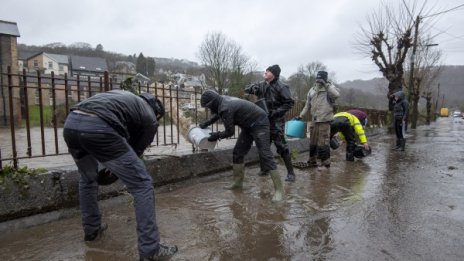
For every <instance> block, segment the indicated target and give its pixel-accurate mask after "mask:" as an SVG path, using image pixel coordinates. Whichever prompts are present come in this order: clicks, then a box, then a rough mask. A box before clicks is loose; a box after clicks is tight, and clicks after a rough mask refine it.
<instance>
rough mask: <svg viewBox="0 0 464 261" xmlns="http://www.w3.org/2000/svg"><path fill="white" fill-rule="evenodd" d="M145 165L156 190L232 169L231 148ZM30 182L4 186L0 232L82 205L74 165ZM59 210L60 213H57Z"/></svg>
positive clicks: (297, 147)
mask: <svg viewBox="0 0 464 261" xmlns="http://www.w3.org/2000/svg"><path fill="white" fill-rule="evenodd" d="M379 133H384V131H383V130H382V129H371V130H368V131H367V134H368V136H371V137H372V136H376V135H377V134H379ZM272 147H273V152H274V155H275V156H278V155H277V153H276V152H275V148H274V146H272ZM289 147H290V150H291V151H297V152H298V153H302V152H306V151H308V150H309V139H307V138H306V139H293V140H289ZM245 162H246V164H247V165H248V164H254V163H257V162H259V158H258V153H257V151H256V147H253V148H252V149H251V151H250V153H248V155H247V157H246V158H245ZM145 163H146V166H147V168H148V170H149V172H150V173H151V175H152V177H153V181H154V185H155V187H160V186H163V185H167V184H172V183H177V182H180V181H185V180H189V179H192V178H195V177H202V176H209V175H214V174H216V173H219V172H221V171H225V170H228V169H231V167H232V149H224V150H216V151H212V152H201V153H194V154H187V155H180V156H162V157H149V158H147V159H146V160H145ZM28 183H29V184H28V185H29V188H28V189H27V190H26V191H25V193H22V192H21V190H20V189H19V188H18V187H17V186H16V184H14V183H13V182H12V181H7V182H6V183H5V184H3V185H2V190H1V191H0V202H1V204H0V231H4V230H5V229H6V228H7V227H9V226H10V225H8V223H10V222H7V221H8V220H14V219H20V218H23V217H27V216H31V215H36V214H41V213H52V214H51V215H48V216H47V217H46V218H44V220H43V221H42V222H43V223H44V222H48V221H51V220H53V219H58V218H59V217H61V216H62V214H63V213H65V212H66V209H68V210H67V211H70V210H69V209H72V208H75V207H77V206H78V205H79V198H78V185H79V175H78V173H77V169H76V168H75V166H69V167H63V168H60V169H55V170H51V171H49V172H48V173H44V174H41V175H39V176H38V177H35V178H29V180H28ZM124 194H127V192H126V190H125V187H124V185H123V184H122V183H121V182H120V181H117V182H116V183H114V184H112V185H110V186H101V187H100V191H99V197H100V198H101V199H107V198H112V197H115V196H118V195H124ZM56 210H60V211H58V212H56ZM53 213H55V214H53ZM60 213H61V214H60ZM49 219H51V220H49ZM39 220H41V219H39ZM38 222H41V221H38ZM17 223H18V222H17ZM19 223H21V224H23V226H28V225H32V224H28V222H27V221H24V222H19ZM16 226H17V224H16Z"/></svg>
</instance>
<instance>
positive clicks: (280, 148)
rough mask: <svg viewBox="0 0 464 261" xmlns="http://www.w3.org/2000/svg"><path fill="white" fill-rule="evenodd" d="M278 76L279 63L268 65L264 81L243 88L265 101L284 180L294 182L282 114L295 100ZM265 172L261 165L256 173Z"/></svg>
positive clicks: (272, 138) (262, 173)
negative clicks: (284, 170) (285, 175)
mask: <svg viewBox="0 0 464 261" xmlns="http://www.w3.org/2000/svg"><path fill="white" fill-rule="evenodd" d="M279 76H280V67H279V65H277V64H275V65H272V66H269V67H268V68H267V69H266V71H265V72H264V81H262V82H260V83H256V84H252V85H250V86H248V87H247V88H245V92H246V93H248V94H253V95H256V96H257V97H258V99H264V100H265V101H266V107H267V108H268V117H269V122H270V124H271V129H270V131H271V142H273V143H274V145H275V146H276V148H277V153H279V155H280V156H281V157H282V159H283V161H284V163H285V167H286V168H287V178H286V179H285V180H286V181H289V182H294V181H295V172H294V171H293V165H292V157H291V155H290V150H289V149H288V144H287V140H286V139H285V133H284V127H285V119H284V116H285V113H286V112H287V111H288V110H290V109H291V108H292V107H293V105H294V104H295V101H294V100H293V99H292V96H291V94H290V88H289V87H288V86H287V85H286V84H284V83H282V82H281V81H279ZM267 174H268V173H267V172H266V171H265V170H264V169H263V168H262V166H261V171H260V172H259V174H258V175H260V176H265V175H267Z"/></svg>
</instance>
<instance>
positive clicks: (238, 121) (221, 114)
mask: <svg viewBox="0 0 464 261" xmlns="http://www.w3.org/2000/svg"><path fill="white" fill-rule="evenodd" d="M215 101H218V103H217V106H218V108H217V111H218V113H217V114H216V115H214V116H213V118H211V119H210V120H209V121H207V122H205V123H206V125H211V124H213V123H215V122H216V121H218V120H219V119H221V120H222V122H223V123H224V128H225V130H224V131H221V132H219V134H218V135H219V138H220V139H225V138H229V137H232V136H233V135H234V133H235V125H238V126H239V127H240V128H242V129H248V128H252V127H253V126H255V125H258V124H260V123H261V122H263V120H265V122H267V121H268V120H267V114H266V112H265V111H264V110H263V109H261V108H260V107H259V106H258V105H256V104H254V103H252V102H250V101H246V100H242V99H239V98H236V97H230V96H225V95H218V98H217V100H215ZM210 109H211V108H210Z"/></svg>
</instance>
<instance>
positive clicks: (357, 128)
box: [334, 112, 367, 144]
mask: <svg viewBox="0 0 464 261" xmlns="http://www.w3.org/2000/svg"><path fill="white" fill-rule="evenodd" d="M338 117H345V118H347V119H348V120H349V121H350V125H351V128H353V129H354V132H355V133H356V135H357V136H358V139H359V142H360V143H361V144H364V143H366V142H367V138H366V134H365V133H364V128H363V127H362V125H361V122H360V121H359V120H358V118H357V117H356V116H354V115H353V114H351V113H348V112H339V113H337V114H335V115H334V118H338ZM338 135H339V136H340V137H341V138H342V139H345V137H344V136H343V134H342V133H341V132H339V133H338Z"/></svg>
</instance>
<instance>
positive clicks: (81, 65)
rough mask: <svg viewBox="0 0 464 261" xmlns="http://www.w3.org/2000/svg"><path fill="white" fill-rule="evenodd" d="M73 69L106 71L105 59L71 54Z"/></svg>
mask: <svg viewBox="0 0 464 261" xmlns="http://www.w3.org/2000/svg"><path fill="white" fill-rule="evenodd" d="M71 69H72V70H73V71H90V72H104V71H108V65H107V64H106V59H104V58H100V57H84V56H71Z"/></svg>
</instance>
